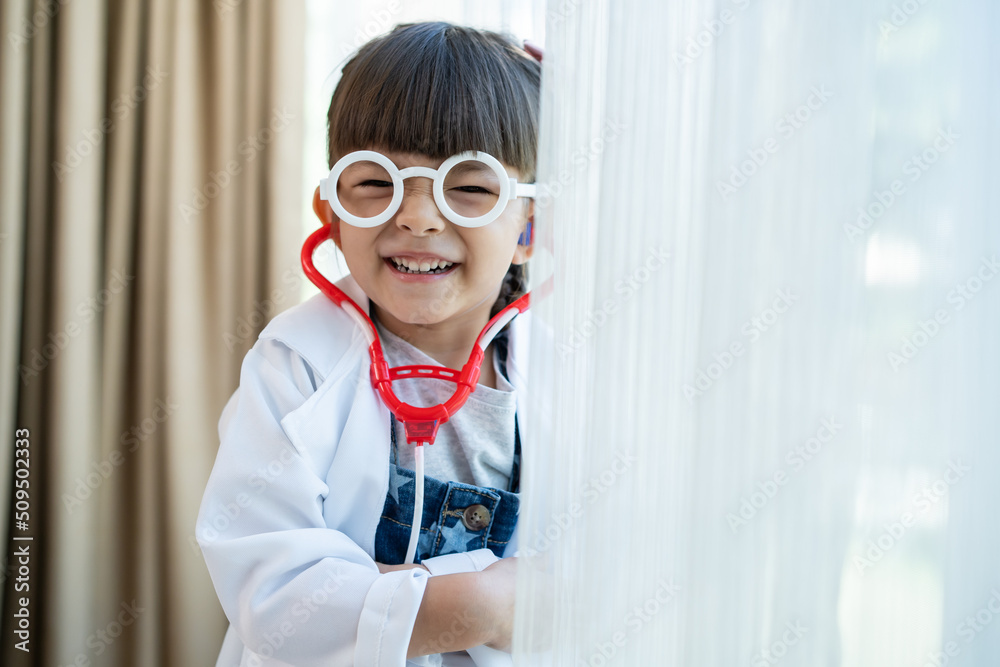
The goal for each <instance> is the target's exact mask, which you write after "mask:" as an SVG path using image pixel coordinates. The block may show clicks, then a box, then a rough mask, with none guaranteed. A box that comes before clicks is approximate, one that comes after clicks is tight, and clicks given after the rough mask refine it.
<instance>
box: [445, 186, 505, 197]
mask: <svg viewBox="0 0 1000 667" xmlns="http://www.w3.org/2000/svg"><path fill="white" fill-rule="evenodd" d="M452 190H461V191H462V192H472V193H483V194H487V195H492V194H496V193H495V192H490V191H489V190H487V189H486V188H481V187H479V186H478V185H463V186H461V187H457V188H452Z"/></svg>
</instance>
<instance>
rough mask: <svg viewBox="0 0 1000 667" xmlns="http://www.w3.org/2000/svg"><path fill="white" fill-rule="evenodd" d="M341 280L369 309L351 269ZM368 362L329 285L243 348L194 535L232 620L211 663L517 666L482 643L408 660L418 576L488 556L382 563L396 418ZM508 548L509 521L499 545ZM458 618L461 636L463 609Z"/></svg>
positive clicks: (516, 374) (522, 353)
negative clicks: (389, 568)
mask: <svg viewBox="0 0 1000 667" xmlns="http://www.w3.org/2000/svg"><path fill="white" fill-rule="evenodd" d="M338 286H339V287H340V288H341V289H343V290H344V291H345V292H346V293H347V294H348V295H350V296H351V297H352V298H353V299H354V300H355V302H357V303H358V305H360V306H361V307H362V308H363V309H365V310H366V312H367V308H368V299H367V297H366V296H365V295H364V293H363V292H362V291H361V290H360V288H359V287H358V285H357V283H356V282H355V281H354V280H353V279H352V278H351V277H350V276H348V277H347V278H344V279H343V280H341V281H340V282H339V283H338ZM528 338H529V321H528V315H527V314H521V315H519V316H518V317H516V318H514V320H513V322H512V323H511V325H510V353H509V358H508V363H507V370H508V376H509V379H510V382H511V384H512V385H513V386H514V388H515V390H517V392H518V394H519V396H523V388H524V386H525V378H526V361H527V353H528ZM369 366H370V363H369V357H368V350H367V346H366V343H365V338H364V337H363V335H362V332H361V331H360V329H359V327H358V326H357V325H356V324H355V323H354V322H353V320H351V318H350V317H349V316H348V315H347V314H346V313H345V312H344V311H343V310H342V309H341V308H340V307H338V306H337V305H336V304H334V303H333V302H332V301H330V300H329V299H327V298H326V297H325V296H323V295H317V296H315V297H313V298H312V299H310V300H308V301H306V302H305V303H303V304H300V305H298V306H295V307H293V308H291V309H289V310H288V311H286V312H284V313H282V314H280V315H278V316H277V317H275V318H274V320H273V321H271V322H270V323H269V324H268V325H267V327H266V328H265V329H264V331H263V332H261V334H260V337H259V339H258V341H257V342H256V344H255V345H254V347H253V348H252V349H251V350H250V351H249V352H248V353H247V356H246V358H245V359H244V361H243V368H242V370H241V373H240V386H239V389H238V390H237V391H236V392H235V393H234V394H233V396H232V398H231V399H230V401H229V403H228V404H227V405H226V407H225V409H224V411H223V413H222V418H221V420H220V422H219V436H220V439H221V444H220V446H219V452H218V457H217V459H216V462H215V466H214V468H213V470H212V474H211V476H210V478H209V481H208V487H207V488H206V490H205V496H204V499H203V500H202V504H201V509H200V512H199V515H198V523H197V528H196V531H195V534H196V537H197V540H198V543H199V545H200V546H201V550H202V553H203V554H204V557H205V562H206V564H207V565H208V571H209V573H210V575H211V577H212V582H213V583H214V585H215V590H216V592H217V594H218V596H219V600H220V602H221V603H222V608H223V609H224V610H225V613H226V616H227V617H228V618H229V621H230V626H229V630H228V632H227V633H226V637H225V640H224V642H223V646H222V651H221V653H220V655H219V661H218V665H220V666H225V667H236V665H241V666H263V665H267V666H269V667H270V666H276V665H294V666H295V667H308V666H310V665H324V666H332V665H357V666H359V667H361V666H364V667H368V666H372V667H375V666H378V667H382V666H391V667H399V666H401V665H404V664H405V665H439V664H443V665H470V664H474V665H479V666H481V667H501V666H505V665H511V664H513V663H512V660H511V657H510V654H508V653H503V652H500V651H496V650H493V649H489V648H487V647H485V646H480V647H476V648H473V649H471V650H470V651H469V653H470V655H471V656H472V660H471V661H470V659H469V658H468V657H464V656H463V657H458V656H457V655H455V656H446V657H444V658H442V657H441V655H440V654H439V655H434V656H426V657H422V658H419V659H415V660H411V661H409V662H407V660H406V649H407V646H408V644H409V639H410V634H411V632H412V630H413V623H414V620H415V618H416V614H417V609H418V607H419V606H420V600H421V597H422V596H423V592H424V587H425V585H426V583H427V578H428V577H429V576H433V575H437V574H446V573H451V572H466V571H475V570H481V569H483V568H485V567H486V566H488V565H490V564H491V563H493V562H495V561H496V556H494V555H493V553H492V552H491V551H489V550H488V549H480V550H478V551H474V552H470V553H468V554H451V555H447V556H440V557H437V558H431V559H428V560H427V561H424V563H425V565H427V567H428V569H430V571H431V574H428V573H427V572H425V571H423V570H421V569H419V568H418V569H413V570H406V571H399V572H391V573H387V574H380V573H379V571H378V569H377V567H376V565H375V561H374V553H375V551H374V545H375V530H376V528H377V526H378V523H379V518H380V516H381V512H382V508H383V504H384V502H385V497H386V492H387V491H388V485H389V447H390V437H389V428H390V426H389V424H390V422H389V412H388V410H387V409H386V408H385V406H384V405H383V404H382V403H381V401H380V399H379V397H378V395H377V393H376V392H375V391H374V389H373V388H372V385H371V381H370V378H369ZM516 549H517V534H516V531H515V535H514V537H513V538H512V540H511V542H510V543H509V544H508V545H507V547H506V550H505V552H504V555H505V556H512V555H514V553H515V551H516ZM454 625H455V627H454V630H455V632H456V633H457V634H460V633H461V631H462V629H463V627H464V626H463V625H462V622H461V620H460V619H459V620H457V621H456V624H454ZM448 641H449V637H448V636H447V635H446V636H445V637H443V638H442V650H446V647H447V645H448V644H447V642H448Z"/></svg>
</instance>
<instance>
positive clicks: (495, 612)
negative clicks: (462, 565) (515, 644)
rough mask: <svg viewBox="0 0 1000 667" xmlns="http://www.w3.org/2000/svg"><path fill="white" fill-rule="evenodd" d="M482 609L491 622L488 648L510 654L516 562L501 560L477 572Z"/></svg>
mask: <svg viewBox="0 0 1000 667" xmlns="http://www.w3.org/2000/svg"><path fill="white" fill-rule="evenodd" d="M480 580H481V582H482V592H483V595H484V598H485V600H486V602H487V605H486V608H487V609H488V610H489V614H490V617H491V620H492V624H491V627H490V628H489V637H490V640H489V641H487V642H485V643H486V645H487V646H489V647H490V648H495V649H498V650H501V651H508V652H509V651H510V649H511V637H512V635H513V634H514V591H515V589H516V584H517V559H516V558H501V559H500V560H498V561H497V562H495V563H493V564H492V565H490V566H489V567H487V568H486V569H485V570H483V571H482V572H481V573H480Z"/></svg>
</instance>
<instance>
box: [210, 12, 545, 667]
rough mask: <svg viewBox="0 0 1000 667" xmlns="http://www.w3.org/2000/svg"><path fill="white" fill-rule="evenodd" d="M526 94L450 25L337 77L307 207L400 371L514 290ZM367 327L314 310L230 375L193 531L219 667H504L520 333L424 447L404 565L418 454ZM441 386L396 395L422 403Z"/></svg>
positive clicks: (437, 360)
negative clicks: (325, 164) (387, 399)
mask: <svg viewBox="0 0 1000 667" xmlns="http://www.w3.org/2000/svg"><path fill="white" fill-rule="evenodd" d="M539 78H540V65H539V63H538V62H537V61H536V60H534V59H532V57H531V56H529V55H528V54H527V53H525V52H524V51H523V50H521V49H520V48H519V47H518V46H517V45H516V44H515V43H513V42H512V41H510V40H509V39H507V38H505V37H502V36H500V35H497V34H495V33H491V32H486V31H479V30H473V29H469V28H463V27H458V26H454V25H450V24H446V23H422V24H410V25H401V26H398V27H397V28H396V29H394V30H393V31H392V32H391V33H390V34H388V35H386V36H384V37H381V38H378V39H376V40H374V41H372V42H370V43H368V44H367V45H365V46H364V47H362V48H361V49H360V51H359V52H358V53H357V55H356V56H355V57H354V58H353V59H352V60H351V61H350V62H348V63H347V65H346V66H345V67H344V69H343V77H342V79H341V81H340V83H339V84H338V86H337V89H336V90H335V92H334V94H333V99H332V102H331V104H330V110H329V116H328V120H329V160H330V165H331V168H332V171H331V177H330V178H329V179H326V180H325V182H324V185H323V186H322V187H321V188H317V191H316V194H315V196H314V199H313V209H314V210H315V212H316V214H317V216H318V217H319V219H320V221H321V222H322V224H323V225H324V226H325V228H326V229H328V230H329V235H330V237H332V238H333V240H334V242H335V243H336V245H337V247H338V248H340V250H341V251H342V252H343V254H344V258H345V260H346V262H347V266H348V268H349V269H350V276H348V277H346V278H344V279H343V280H341V281H340V282H339V283H338V287H339V288H340V289H341V290H343V291H344V292H345V293H346V294H348V295H349V296H350V297H351V298H352V299H353V300H354V301H355V302H356V303H357V304H358V305H359V306H360V308H361V309H362V310H363V311H364V312H365V313H367V314H368V315H369V316H370V318H371V319H372V321H373V322H374V323H375V325H376V327H377V331H378V336H379V339H380V341H381V345H382V348H383V350H384V353H385V356H386V359H387V361H388V365H389V366H390V367H396V366H403V365H415V364H419V365H443V366H447V367H450V368H455V369H460V368H462V367H463V366H464V365H465V363H466V360H467V359H468V358H469V357H470V352H471V351H472V349H473V346H474V343H475V341H476V339H477V337H478V336H479V334H480V332H481V331H482V330H483V328H484V326H485V325H486V324H487V322H488V321H489V320H490V318H491V316H492V315H493V314H495V313H496V312H498V311H499V310H500V309H501V308H503V307H504V306H506V305H508V304H509V303H511V302H512V301H513V300H514V299H516V298H517V297H518V296H520V295H521V294H523V291H524V289H525V282H526V281H525V271H524V264H525V262H526V261H527V260H528V258H529V257H530V256H531V252H532V247H531V245H530V243H531V234H530V223H531V221H532V216H533V213H534V208H533V206H534V205H533V202H532V201H531V199H530V198H529V197H527V196H524V195H525V194H530V192H531V188H530V187H523V185H524V184H530V183H533V181H534V172H535V155H536V147H537V128H538V105H539ZM359 151H370V152H365V153H360V152H359ZM467 151H477V153H475V154H468V153H466V152H467ZM460 154H461V157H457V158H455V159H453V160H449V158H451V157H452V156H458V155H460ZM470 156H473V157H470ZM494 158H495V160H494ZM411 168H417V169H415V170H412V171H411V170H410V169H411ZM400 172H402V173H400ZM504 172H506V173H505V174H504ZM504 176H506V177H509V178H510V179H513V180H512V181H510V186H508V185H506V184H503V187H502V188H501V187H500V185H501V184H500V181H502V180H503V179H504ZM400 186H403V187H400ZM511 188H512V189H511ZM501 189H503V190H504V191H505V192H506V191H507V190H508V189H511V192H512V193H513V194H512V195H511V196H510V198H509V201H505V200H503V199H501V197H500V194H501V193H500V190H501ZM498 202H499V203H498ZM338 211H339V213H338ZM363 333H364V332H363V331H362V328H361V327H360V326H359V325H358V324H357V323H356V322H355V320H354V319H352V317H351V316H350V315H349V314H348V313H347V312H346V311H345V310H344V309H343V308H341V307H339V306H337V305H335V304H334V303H333V302H332V301H331V300H330V299H328V298H327V297H326V296H323V295H319V296H316V297H314V298H312V299H310V300H309V301H307V302H306V303H304V304H301V305H300V306H297V307H295V308H292V309H290V310H288V311H287V312H285V313H283V314H281V315H279V316H278V317H276V318H275V319H274V320H273V321H272V322H270V323H269V324H268V326H267V327H266V328H265V329H264V331H263V332H262V333H261V335H260V337H259V340H258V341H257V342H256V344H255V345H254V347H253V348H252V349H251V350H250V352H249V353H248V354H247V356H246V359H245V360H244V362H243V368H242V372H241V376H240V387H239V389H238V390H237V392H236V393H235V394H234V395H233V397H232V399H231V400H230V401H229V403H228V404H227V406H226V408H225V410H224V412H223V414H222V418H221V420H220V424H219V433H220V437H221V445H220V447H219V453H218V458H217V460H216V462H215V467H214V468H213V470H212V474H211V477H210V479H209V482H208V488H207V489H206V492H205V497H204V500H203V501H202V506H201V511H200V514H199V517H198V525H197V530H196V535H197V538H198V542H199V544H200V545H201V548H202V552H203V554H204V556H205V561H206V563H207V565H208V569H209V572H210V574H211V577H212V581H213V583H214V585H215V589H216V591H217V593H218V595H219V599H220V601H221V603H222V606H223V609H224V610H225V612H226V616H227V617H228V618H229V620H230V627H229V631H228V632H227V634H226V637H225V641H224V643H223V647H222V652H221V654H220V656H219V662H218V664H219V665H226V666H230V665H232V666H235V665H295V666H296V667H303V666H306V665H393V666H396V665H402V664H404V663H406V664H411V665H439V664H443V665H468V664H478V665H505V664H511V661H510V655H509V654H508V653H505V652H503V651H505V650H509V644H510V637H511V625H512V620H513V608H514V599H513V596H514V573H515V568H514V558H512V556H513V555H514V552H515V549H516V535H515V526H516V520H517V508H518V496H517V491H518V480H519V460H520V450H521V448H522V447H526V446H528V443H525V442H523V441H522V439H521V434H520V432H519V430H518V413H519V410H520V407H521V406H523V405H524V384H525V377H526V367H525V364H526V353H527V345H528V335H527V334H528V322H527V315H526V314H524V315H518V316H517V317H515V318H514V319H513V321H512V322H511V323H510V324H509V325H508V326H507V327H506V329H505V330H504V331H502V332H501V334H499V335H498V336H497V338H495V339H494V342H493V343H492V344H491V345H490V346H489V347H488V348H487V349H486V354H485V357H484V359H485V360H484V362H483V364H482V369H481V375H480V376H479V384H478V385H477V386H476V388H475V391H474V392H473V393H472V394H471V395H470V396H469V398H468V400H467V401H466V403H465V404H464V406H463V407H462V408H461V409H460V410H458V412H457V413H456V414H454V415H453V416H451V418H450V419H449V420H448V421H447V422H446V423H444V424H443V425H441V426H440V428H439V430H438V433H437V438H436V442H435V444H433V445H430V446H427V447H425V449H426V450H427V452H426V455H425V456H426V479H425V482H424V487H423V488H424V497H423V514H422V519H421V521H420V528H419V540H418V541H415V542H414V543H415V545H416V547H415V554H414V557H413V561H414V562H413V563H410V564H406V563H404V561H405V560H406V558H405V557H406V555H407V548H408V546H409V542H410V536H411V523H413V522H412V518H411V517H412V516H413V514H414V505H415V494H416V488H415V487H416V484H415V482H416V479H415V476H414V473H413V468H414V446H413V445H411V444H408V443H407V440H406V437H405V432H404V428H403V425H402V424H400V423H399V422H398V421H397V420H396V419H395V418H394V417H393V415H392V414H391V413H390V411H389V410H388V409H387V407H386V405H385V404H384V402H382V401H381V399H380V397H379V394H378V393H377V392H376V391H375V390H374V389H373V385H372V380H371V374H370V369H371V363H370V360H369V352H368V344H367V340H366V338H365V336H364V335H363ZM454 388H455V385H454V384H453V383H449V382H445V381H443V380H433V379H431V380H427V379H424V380H402V381H397V382H394V383H393V389H394V390H395V391H396V393H397V395H398V396H399V398H400V399H401V400H402V401H404V402H406V403H409V404H411V405H415V406H431V405H436V404H439V403H442V402H444V400H445V399H446V398H447V397H448V396H449V395H450V394H451V393H452V391H453V390H454ZM420 656H425V657H420ZM409 658H413V660H412V661H409V662H407V659H409Z"/></svg>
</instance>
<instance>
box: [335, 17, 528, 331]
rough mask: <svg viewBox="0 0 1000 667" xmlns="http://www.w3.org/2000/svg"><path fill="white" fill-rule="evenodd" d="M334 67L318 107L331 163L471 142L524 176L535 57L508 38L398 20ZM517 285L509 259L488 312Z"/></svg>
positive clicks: (519, 290) (522, 286)
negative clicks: (336, 72) (333, 79)
mask: <svg viewBox="0 0 1000 667" xmlns="http://www.w3.org/2000/svg"><path fill="white" fill-rule="evenodd" d="M342 72H343V74H342V76H341V79H340V82H339V83H338V84H337V87H336V89H335V90H334V92H333V97H332V99H331V100H330V109H329V112H328V114H327V123H328V125H327V157H328V159H329V164H330V167H331V168H332V167H333V165H334V164H335V163H336V162H337V160H339V159H340V158H341V157H343V156H344V155H346V154H347V153H350V152H352V151H355V150H361V149H364V148H373V149H375V150H382V151H386V152H400V153H422V154H424V155H427V156H429V157H431V158H433V159H444V158H447V157H450V156H452V155H455V154H456V153H461V152H463V151H469V150H477V151H484V152H486V153H489V154H490V155H492V156H494V157H496V158H497V159H498V160H500V161H501V162H503V163H505V164H507V165H509V166H511V167H514V168H515V169H517V170H518V172H519V174H520V179H519V180H521V181H522V182H527V183H531V182H533V181H534V179H535V163H536V159H537V153H538V109H539V102H540V87H539V86H540V81H541V65H540V63H539V62H538V61H536V60H534V59H533V58H532V57H531V56H529V55H528V54H527V53H526V52H525V51H523V50H522V49H521V47H520V46H519V45H518V43H517V42H516V41H515V40H514V38H513V37H511V36H508V35H502V34H499V33H495V32H491V31H488V30H478V29H475V28H468V27H464V26H458V25H453V24H451V23H445V22H428V23H406V24H401V25H398V26H396V27H395V28H394V29H393V30H392V31H391V32H389V33H388V34H386V35H383V36H381V37H378V38H376V39H373V40H372V41H370V42H368V43H367V44H365V45H364V46H362V47H361V48H360V49H359V50H358V52H357V53H356V54H355V55H354V57H353V58H351V59H350V60H349V61H348V62H347V64H346V65H344V68H343V70H342ZM525 202H527V200H525ZM525 205H527V203H525ZM526 289H527V271H526V269H525V267H524V266H523V265H520V266H519V265H513V264H512V265H511V267H510V269H509V270H508V272H507V276H506V278H505V279H504V284H503V287H502V288H501V290H500V298H499V299H498V300H497V303H496V304H494V307H493V312H494V313H495V312H498V311H499V310H500V309H501V308H502V307H503V306H505V305H507V304H508V303H509V302H510V301H512V300H513V299H515V298H517V297H518V296H520V295H521V294H523V293H524V291H525V290H526Z"/></svg>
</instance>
